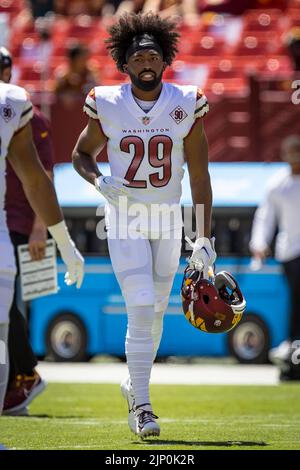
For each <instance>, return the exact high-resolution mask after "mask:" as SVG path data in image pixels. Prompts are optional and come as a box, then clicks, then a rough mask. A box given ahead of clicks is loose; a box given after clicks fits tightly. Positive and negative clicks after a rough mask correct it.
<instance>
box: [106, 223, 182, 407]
mask: <svg viewBox="0 0 300 470" xmlns="http://www.w3.org/2000/svg"><path fill="white" fill-rule="evenodd" d="M181 231H182V229H181V227H180V228H178V229H173V230H170V231H169V233H166V232H165V233H164V234H160V235H159V238H158V239H156V238H157V236H158V234H155V238H154V236H153V235H152V236H151V235H149V234H147V233H145V232H143V233H140V232H135V234H134V236H135V237H138V238H137V239H132V238H127V239H112V238H111V237H110V230H108V247H109V253H110V258H111V262H112V266H113V269H114V272H115V275H116V277H117V280H118V282H119V285H120V288H121V290H122V294H123V297H124V300H125V303H126V310H127V314H128V325H127V334H126V343H125V351H126V357H127V364H128V369H129V374H130V378H131V382H132V387H133V392H134V396H135V403H136V405H137V406H138V405H141V404H143V403H150V398H149V381H150V374H151V368H152V364H153V360H154V358H155V355H156V352H157V349H158V347H159V343H160V340H161V335H162V328H163V315H164V312H165V310H166V308H167V305H168V300H169V295H170V291H171V288H172V284H173V280H174V276H175V273H176V271H177V268H178V264H179V257H180V251H181Z"/></svg>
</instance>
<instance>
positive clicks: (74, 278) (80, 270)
mask: <svg viewBox="0 0 300 470" xmlns="http://www.w3.org/2000/svg"><path fill="white" fill-rule="evenodd" d="M58 248H59V251H60V254H61V257H62V260H63V262H64V263H65V265H66V266H67V270H68V271H67V272H66V274H65V283H66V284H67V286H71V285H72V284H74V283H75V282H76V287H77V289H79V288H80V287H81V284H82V281H83V276H84V259H83V257H82V256H81V254H80V253H79V251H78V250H77V248H76V246H75V244H74V242H73V241H72V240H71V242H70V243H69V244H68V245H62V246H59V247H58Z"/></svg>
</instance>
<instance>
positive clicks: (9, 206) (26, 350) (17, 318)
mask: <svg viewBox="0 0 300 470" xmlns="http://www.w3.org/2000/svg"><path fill="white" fill-rule="evenodd" d="M11 67H12V60H11V57H10V62H9V63H8V66H7V67H6V68H5V72H6V73H5V75H4V78H5V80H3V81H6V83H8V82H9V81H10V76H11ZM31 125H32V131H33V140H34V143H35V146H36V149H37V152H38V155H39V158H40V160H41V163H42V165H43V167H44V169H45V170H46V172H47V174H48V176H49V177H50V178H51V179H53V164H54V163H53V145H52V140H51V131H50V123H49V121H48V120H47V119H46V117H45V116H44V115H43V114H42V113H41V111H39V109H38V108H34V116H33V118H32V121H31ZM6 183H7V190H6V200H5V210H6V215H7V226H8V229H9V233H10V238H11V241H12V243H13V245H14V248H15V257H16V259H18V257H17V247H18V245H22V244H27V243H29V251H30V254H31V258H32V259H33V260H41V259H42V258H43V257H44V255H45V247H46V240H47V227H46V226H45V224H44V223H43V222H42V221H41V219H40V218H39V217H38V216H36V215H35V213H34V212H33V210H32V208H31V206H30V204H29V202H28V200H27V198H26V195H25V193H24V190H23V186H22V183H21V181H20V180H19V178H18V177H17V175H16V173H15V172H14V170H13V168H12V166H11V165H10V164H9V162H7V173H6ZM18 284H19V281H18V276H17V277H16V281H15V292H14V299H13V303H12V306H11V309H10V329H9V336H8V352H9V362H10V371H9V380H8V387H7V392H6V396H5V400H4V406H3V414H14V415H24V414H27V412H28V411H27V406H28V405H29V403H30V402H31V401H32V400H33V399H34V398H35V397H36V396H37V395H38V394H39V393H41V392H42V391H43V390H44V388H45V382H44V381H43V380H42V379H41V377H40V375H39V374H38V372H37V371H36V370H35V367H36V365H37V359H36V357H35V355H34V353H33V351H32V348H31V345H30V342H29V338H28V333H27V325H26V319H25V316H24V314H23V313H22V312H21V310H20V307H19V303H20V302H19V297H20V295H19V288H18Z"/></svg>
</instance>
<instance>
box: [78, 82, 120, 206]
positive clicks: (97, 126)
mask: <svg viewBox="0 0 300 470" xmlns="http://www.w3.org/2000/svg"><path fill="white" fill-rule="evenodd" d="M83 110H84V112H85V113H86V114H87V115H88V116H89V121H88V124H87V126H86V127H85V129H83V131H82V132H81V134H80V136H79V139H78V141H77V143H76V145H75V148H74V150H73V153H72V160H73V166H74V168H75V170H76V171H77V173H79V174H80V176H82V178H84V179H85V180H86V181H88V182H89V183H91V184H92V185H94V186H95V187H96V189H97V191H99V192H100V193H101V194H102V196H104V197H105V198H106V200H107V201H108V202H110V203H111V204H118V201H119V197H120V196H121V195H123V196H126V195H127V194H128V192H129V189H128V188H125V186H124V185H125V184H128V181H126V180H124V179H123V178H118V177H116V176H105V177H104V176H103V175H102V174H101V172H100V170H99V168H98V165H97V161H96V158H97V155H98V154H99V153H100V152H101V150H102V149H103V147H104V146H105V145H106V142H107V140H108V139H107V137H106V135H105V134H104V132H103V131H102V127H101V123H100V120H99V118H98V111H97V106H96V101H95V89H94V88H93V89H92V90H91V91H90V93H89V94H88V96H87V98H86V101H85V105H84V107H83Z"/></svg>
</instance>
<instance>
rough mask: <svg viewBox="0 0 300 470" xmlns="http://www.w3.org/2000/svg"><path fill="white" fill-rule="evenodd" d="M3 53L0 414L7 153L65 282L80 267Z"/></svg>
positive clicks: (9, 254) (4, 367) (7, 291)
mask: <svg viewBox="0 0 300 470" xmlns="http://www.w3.org/2000/svg"><path fill="white" fill-rule="evenodd" d="M8 57H9V54H8V52H7V50H5V49H4V48H0V415H1V412H2V407H3V399H4V395H5V392H6V386H7V376H8V357H7V347H6V346H7V336H8V323H9V320H8V319H9V315H8V313H9V309H10V306H11V302H12V299H13V286H14V277H15V271H16V268H15V259H14V252H13V246H12V243H11V241H10V238H9V234H8V229H7V225H6V214H5V211H4V196H5V184H6V181H5V167H6V165H5V160H6V158H7V159H8V160H9V162H10V163H11V165H12V167H13V169H14V171H15V173H16V174H17V176H18V178H19V179H20V180H21V181H22V184H23V187H24V191H25V193H26V196H27V198H28V200H29V201H30V203H31V205H32V208H33V209H34V211H35V213H36V214H38V216H39V217H40V218H41V219H42V220H43V221H44V223H45V224H46V225H47V227H48V230H49V232H50V233H51V235H52V236H53V238H54V239H55V241H56V243H57V245H58V248H59V250H60V253H61V256H62V258H63V260H64V262H65V264H66V266H67V269H68V272H67V274H66V278H65V281H66V283H67V284H68V285H71V284H73V283H75V282H76V283H77V287H80V285H81V283H82V279H83V272H84V270H83V266H84V261H83V258H82V256H81V254H80V253H79V252H78V251H77V249H76V247H75V245H74V243H73V241H72V240H71V238H70V235H69V232H68V229H67V227H66V224H65V222H64V218H63V215H62V212H61V209H60V207H59V205H58V202H57V198H56V193H55V190H54V186H53V184H52V182H51V181H50V179H49V177H48V176H47V174H46V173H45V171H44V169H43V167H42V165H41V163H40V161H39V158H38V156H37V153H36V149H35V146H34V143H33V140H32V132H31V125H30V120H31V118H32V115H33V111H32V104H31V102H30V99H29V97H28V95H27V93H26V91H25V90H24V89H23V88H21V87H18V86H15V85H11V84H9V83H4V81H3V80H2V78H4V77H2V71H4V70H7V60H8Z"/></svg>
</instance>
